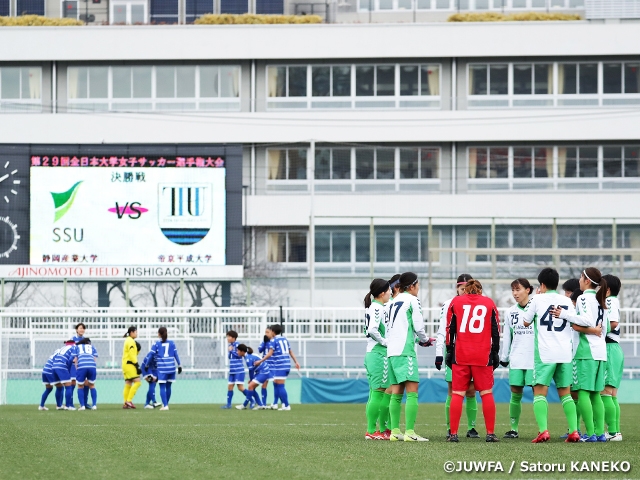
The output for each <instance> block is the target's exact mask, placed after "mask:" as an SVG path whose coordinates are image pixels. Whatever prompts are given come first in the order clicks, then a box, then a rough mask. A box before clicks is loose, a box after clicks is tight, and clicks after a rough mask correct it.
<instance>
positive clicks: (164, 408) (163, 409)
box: [160, 405, 169, 412]
mask: <svg viewBox="0 0 640 480" xmlns="http://www.w3.org/2000/svg"><path fill="white" fill-rule="evenodd" d="M166 410H169V406H168V405H167V406H166V407H162V408H161V409H160V411H161V412H162V411H166Z"/></svg>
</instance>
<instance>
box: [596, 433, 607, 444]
mask: <svg viewBox="0 0 640 480" xmlns="http://www.w3.org/2000/svg"><path fill="white" fill-rule="evenodd" d="M608 440H609V439H608V438H607V436H606V435H605V434H604V433H603V434H602V435H598V441H599V442H606V441H608Z"/></svg>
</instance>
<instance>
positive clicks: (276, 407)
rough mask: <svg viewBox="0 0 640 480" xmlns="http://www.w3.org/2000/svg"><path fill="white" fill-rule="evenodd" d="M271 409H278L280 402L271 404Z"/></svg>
mask: <svg viewBox="0 0 640 480" xmlns="http://www.w3.org/2000/svg"><path fill="white" fill-rule="evenodd" d="M270 408H271V410H278V404H277V403H274V404H273V405H271V407H270Z"/></svg>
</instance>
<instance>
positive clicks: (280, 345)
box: [255, 325, 300, 410]
mask: <svg viewBox="0 0 640 480" xmlns="http://www.w3.org/2000/svg"><path fill="white" fill-rule="evenodd" d="M265 333H266V335H267V336H268V337H269V338H270V339H271V345H270V347H269V352H268V353H267V354H266V355H265V356H264V357H262V359H261V360H258V361H257V362H256V364H255V365H256V367H258V366H259V365H261V364H262V363H264V362H265V361H267V360H268V359H269V358H272V357H273V364H274V373H273V383H274V389H275V398H274V399H273V404H272V405H271V408H272V409H273V410H277V408H278V400H280V401H281V402H282V408H281V409H280V410H291V406H290V405H289V396H288V394H287V390H286V389H285V386H284V382H285V381H286V379H287V377H288V376H289V370H290V369H291V361H290V360H289V358H291V359H292V360H293V363H294V364H295V366H296V368H297V369H298V370H300V365H299V364H298V361H297V360H296V356H295V355H294V354H293V350H291V345H290V344H289V340H287V339H286V338H285V337H283V336H282V326H281V325H271V326H270V327H268V328H267V330H266V332H265Z"/></svg>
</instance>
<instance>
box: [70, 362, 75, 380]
mask: <svg viewBox="0 0 640 480" xmlns="http://www.w3.org/2000/svg"><path fill="white" fill-rule="evenodd" d="M76 375H77V368H76V364H75V363H72V364H71V368H69V376H70V377H71V380H75V379H76Z"/></svg>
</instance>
